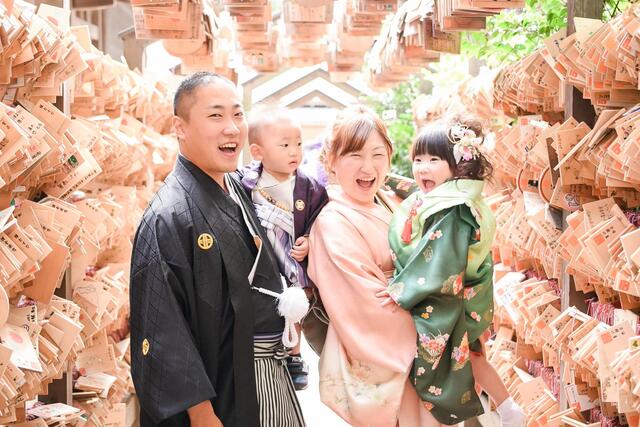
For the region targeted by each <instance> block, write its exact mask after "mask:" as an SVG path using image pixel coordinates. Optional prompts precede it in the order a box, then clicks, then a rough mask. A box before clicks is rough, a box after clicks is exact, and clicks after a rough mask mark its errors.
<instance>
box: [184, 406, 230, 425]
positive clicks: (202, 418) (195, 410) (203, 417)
mask: <svg viewBox="0 0 640 427" xmlns="http://www.w3.org/2000/svg"><path fill="white" fill-rule="evenodd" d="M187 412H188V414H189V421H190V422H191V427H222V422H221V421H220V419H219V418H218V417H217V416H216V414H215V412H214V411H213V406H211V401H209V400H205V401H204V402H201V403H198V404H197V405H196V406H192V407H191V408H189V409H188V410H187Z"/></svg>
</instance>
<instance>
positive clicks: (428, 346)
mask: <svg viewBox="0 0 640 427" xmlns="http://www.w3.org/2000/svg"><path fill="white" fill-rule="evenodd" d="M448 340H449V335H448V334H438V335H431V336H429V335H427V334H420V347H419V348H418V354H419V356H420V357H421V358H422V359H424V360H425V362H427V363H429V364H433V365H434V366H433V367H432V369H435V368H436V367H437V365H438V362H439V361H440V357H441V356H442V353H443V352H444V349H445V348H446V347H447V341H448Z"/></svg>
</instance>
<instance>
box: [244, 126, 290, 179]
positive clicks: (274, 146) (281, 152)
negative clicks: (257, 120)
mask: <svg viewBox="0 0 640 427" xmlns="http://www.w3.org/2000/svg"><path fill="white" fill-rule="evenodd" d="M258 131H259V132H258V135H257V136H258V141H256V142H255V143H254V141H251V156H252V157H253V158H254V159H256V160H260V161H261V162H262V166H263V167H264V169H265V170H266V171H267V172H269V173H270V174H271V175H272V176H273V177H275V178H276V179H278V180H279V181H283V180H285V179H287V178H288V177H289V176H291V174H292V173H293V172H295V170H296V169H297V168H298V166H299V165H300V162H301V161H302V132H301V130H300V126H299V125H297V124H296V123H294V122H292V121H291V120H288V119H286V118H281V119H279V120H277V121H275V122H273V123H268V124H265V125H264V126H262V128H261V129H259V130H258Z"/></svg>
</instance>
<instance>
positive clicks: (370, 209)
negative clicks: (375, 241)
mask: <svg viewBox="0 0 640 427" xmlns="http://www.w3.org/2000/svg"><path fill="white" fill-rule="evenodd" d="M327 194H328V195H329V200H332V201H334V202H337V203H340V204H341V205H344V206H346V207H349V208H351V209H353V210H355V211H358V212H361V213H365V214H367V215H373V216H375V217H376V218H378V219H379V220H381V221H383V222H384V223H386V224H389V222H390V221H391V212H389V211H388V210H387V209H386V208H385V207H383V206H380V205H379V204H377V203H375V202H374V201H373V200H372V201H371V203H370V204H369V203H367V204H363V203H359V202H357V201H356V200H354V199H353V198H352V197H349V196H348V195H347V194H346V193H345V192H344V190H343V189H342V187H340V186H339V185H337V184H332V185H329V186H327Z"/></svg>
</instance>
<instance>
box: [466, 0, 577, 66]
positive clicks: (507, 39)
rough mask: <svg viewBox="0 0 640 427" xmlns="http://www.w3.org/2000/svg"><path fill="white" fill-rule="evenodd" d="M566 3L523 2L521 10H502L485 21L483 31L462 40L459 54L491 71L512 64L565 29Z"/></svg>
mask: <svg viewBox="0 0 640 427" xmlns="http://www.w3.org/2000/svg"><path fill="white" fill-rule="evenodd" d="M566 22H567V6H566V1H565V0H526V7H525V8H524V9H512V10H504V11H502V13H500V14H499V15H496V16H492V17H490V18H488V19H487V28H486V30H485V31H478V32H467V33H464V34H463V36H462V53H463V54H465V55H467V56H470V57H476V58H478V59H481V60H483V61H484V62H485V63H486V64H487V65H489V66H490V67H497V66H500V65H502V64H505V63H511V62H515V61H517V60H519V59H521V58H523V57H525V56H527V55H529V54H530V53H533V52H534V51H535V50H536V49H538V48H540V47H541V46H542V42H543V41H544V40H545V39H546V38H548V37H549V36H551V35H552V34H554V33H555V32H557V31H559V30H560V29H561V28H563V27H565V26H566Z"/></svg>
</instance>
